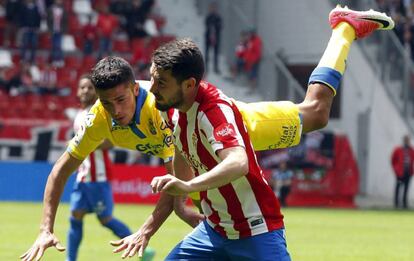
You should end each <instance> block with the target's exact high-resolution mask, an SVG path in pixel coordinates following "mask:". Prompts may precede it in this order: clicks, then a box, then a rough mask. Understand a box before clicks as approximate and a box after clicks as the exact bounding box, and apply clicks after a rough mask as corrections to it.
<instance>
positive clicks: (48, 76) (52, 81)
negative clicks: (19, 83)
mask: <svg viewBox="0 0 414 261" xmlns="http://www.w3.org/2000/svg"><path fill="white" fill-rule="evenodd" d="M37 85H38V90H39V94H57V93H58V91H57V73H56V69H55V68H53V67H52V66H51V65H50V64H49V63H46V65H45V67H44V68H42V69H41V70H40V77H39V81H38V82H37Z"/></svg>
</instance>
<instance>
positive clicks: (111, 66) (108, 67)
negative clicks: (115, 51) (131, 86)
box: [91, 56, 135, 90]
mask: <svg viewBox="0 0 414 261" xmlns="http://www.w3.org/2000/svg"><path fill="white" fill-rule="evenodd" d="M91 81H92V84H93V85H94V86H95V88H96V89H98V90H107V89H111V88H114V87H115V86H117V85H119V84H123V83H135V76H134V72H133V71H132V68H131V65H130V64H129V63H128V62H127V61H125V60H124V59H123V58H121V57H116V56H108V57H105V58H103V59H102V60H100V61H99V62H98V63H97V64H96V65H95V67H94V68H93V69H92V73H91Z"/></svg>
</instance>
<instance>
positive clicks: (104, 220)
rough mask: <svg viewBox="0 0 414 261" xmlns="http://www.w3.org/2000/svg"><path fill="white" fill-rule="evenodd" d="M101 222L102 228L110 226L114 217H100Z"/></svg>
mask: <svg viewBox="0 0 414 261" xmlns="http://www.w3.org/2000/svg"><path fill="white" fill-rule="evenodd" d="M98 220H99V222H100V223H101V225H102V226H105V225H106V224H108V222H109V221H111V220H112V217H111V216H109V217H98Z"/></svg>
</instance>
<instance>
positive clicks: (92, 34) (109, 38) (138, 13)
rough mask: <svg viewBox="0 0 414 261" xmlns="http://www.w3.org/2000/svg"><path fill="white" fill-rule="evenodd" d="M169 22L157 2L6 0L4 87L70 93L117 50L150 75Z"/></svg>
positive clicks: (0, 19) (0, 28)
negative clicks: (154, 52)
mask: <svg viewBox="0 0 414 261" xmlns="http://www.w3.org/2000/svg"><path fill="white" fill-rule="evenodd" d="M164 24H165V19H164V17H162V16H161V15H160V12H159V8H158V7H157V5H156V2H155V0H131V1H130V0H97V1H92V0H65V1H63V0H0V90H1V91H2V92H4V93H6V94H9V95H12V96H16V95H20V94H28V93H33V94H36V95H38V94H40V95H41V94H57V95H62V96H65V95H70V93H71V91H72V92H73V89H75V88H76V86H75V85H76V81H77V77H78V76H80V75H82V74H83V73H85V72H87V71H89V70H90V68H91V67H92V66H93V65H94V64H95V62H96V61H97V59H100V58H102V57H104V56H106V55H110V54H113V53H115V54H116V55H119V56H122V57H124V58H126V59H127V60H128V61H130V62H131V64H132V65H133V66H134V69H135V70H136V73H137V74H138V75H137V77H138V78H140V79H147V78H148V69H149V63H150V54H151V52H152V50H153V49H155V48H156V47H157V46H158V45H159V44H160V43H161V42H162V39H161V40H160V37H162V36H163V34H162V33H163V32H162V28H163V26H164ZM168 39H170V38H168Z"/></svg>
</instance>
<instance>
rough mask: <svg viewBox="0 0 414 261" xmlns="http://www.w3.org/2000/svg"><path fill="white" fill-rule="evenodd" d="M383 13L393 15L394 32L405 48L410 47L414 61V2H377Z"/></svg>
mask: <svg viewBox="0 0 414 261" xmlns="http://www.w3.org/2000/svg"><path fill="white" fill-rule="evenodd" d="M376 1H377V4H378V8H379V10H380V11H381V12H386V13H387V14H389V15H391V17H392V18H393V19H394V21H395V28H394V31H395V33H396V35H397V37H398V39H399V40H400V42H401V43H402V44H403V45H404V46H408V47H410V50H411V57H412V59H413V60H414V51H413V50H414V37H413V33H414V1H412V0H376Z"/></svg>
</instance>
